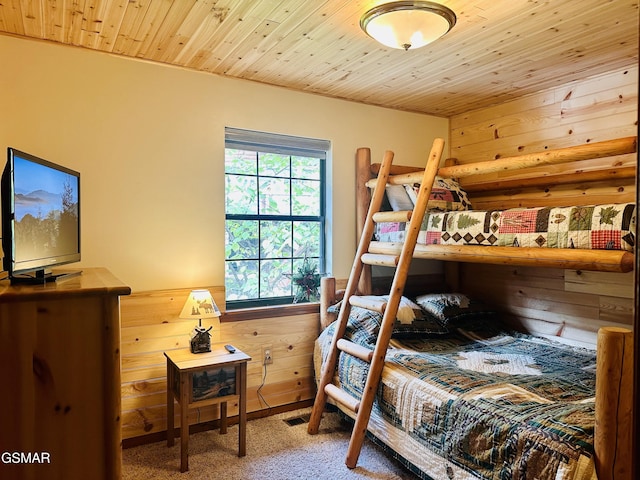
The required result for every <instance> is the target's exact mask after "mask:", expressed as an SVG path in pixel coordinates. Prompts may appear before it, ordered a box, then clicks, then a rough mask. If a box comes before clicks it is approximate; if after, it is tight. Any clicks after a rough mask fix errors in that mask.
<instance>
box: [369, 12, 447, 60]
mask: <svg viewBox="0 0 640 480" xmlns="http://www.w3.org/2000/svg"><path fill="white" fill-rule="evenodd" d="M455 24H456V14H455V13H453V11H451V10H450V9H449V8H447V7H445V6H443V5H440V4H438V3H434V2H421V1H415V2H390V3H383V4H382V5H378V6H377V7H374V8H372V9H371V10H369V11H368V12H366V13H365V14H364V15H363V16H362V18H360V27H361V28H362V30H364V31H365V33H366V34H367V35H369V36H370V37H371V38H373V39H374V40H377V41H378V42H380V43H382V44H383V45H386V46H387V47H391V48H398V49H403V50H409V49H412V50H413V49H416V48H420V47H424V46H425V45H427V44H429V43H431V42H433V41H434V40H437V39H438V38H440V37H441V36H443V35H444V34H445V33H447V32H448V31H449V30H451V29H452V28H453V26H454V25H455Z"/></svg>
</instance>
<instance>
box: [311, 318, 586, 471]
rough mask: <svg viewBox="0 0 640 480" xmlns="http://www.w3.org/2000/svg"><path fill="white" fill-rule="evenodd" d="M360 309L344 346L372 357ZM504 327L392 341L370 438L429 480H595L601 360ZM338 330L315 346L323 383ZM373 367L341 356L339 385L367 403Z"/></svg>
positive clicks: (479, 324) (478, 323)
mask: <svg viewBox="0 0 640 480" xmlns="http://www.w3.org/2000/svg"><path fill="white" fill-rule="evenodd" d="M360 310H361V309H358V308H357V307H353V308H352V315H351V319H350V320H349V326H348V328H347V335H346V337H347V338H350V339H351V340H352V341H355V342H356V343H360V344H362V345H364V346H367V347H369V348H373V346H374V343H375V336H374V335H371V334H370V333H371V329H370V328H369V326H368V325H366V324H367V323H368V322H370V318H368V315H369V312H367V313H362V311H360ZM354 312H355V313H354ZM358 312H359V313H358ZM363 324H365V325H363ZM498 325H499V323H494V322H493V321H490V320H488V319H486V318H483V319H482V320H478V319H476V320H475V321H474V322H471V323H467V324H461V325H460V326H458V327H457V328H455V329H452V328H451V327H449V330H450V331H449V333H446V334H431V335H429V336H427V337H424V336H423V337H420V338H405V339H392V342H391V346H390V348H389V350H388V353H387V356H386V364H385V368H384V370H383V375H382V380H381V383H380V387H379V389H378V393H377V398H376V401H375V403H374V407H373V410H372V415H371V420H370V422H369V432H368V433H369V435H370V436H373V438H374V440H375V441H376V442H377V443H380V444H382V445H383V446H384V447H385V448H386V449H388V450H391V451H392V452H393V456H394V457H396V458H397V459H399V460H400V461H401V462H402V463H404V464H405V465H406V466H407V467H408V468H409V469H410V470H412V471H413V472H414V473H416V474H417V475H418V476H419V477H420V478H423V479H435V480H438V479H456V480H460V479H505V480H506V479H522V478H531V479H533V478H539V479H556V480H560V479H573V480H578V479H595V478H596V473H595V465H594V460H593V453H594V450H593V432H594V425H595V399H594V396H595V368H596V367H595V364H596V363H595V360H596V358H595V351H594V350H592V349H589V348H582V347H578V346H573V345H566V344H563V343H559V342H555V341H552V340H548V339H545V338H539V337H534V336H529V335H525V334H522V333H518V332H513V331H510V330H508V329H503V328H502V327H499V326H498ZM334 326H335V323H334V324H332V325H330V326H329V327H328V328H327V329H325V330H324V331H323V332H322V334H321V335H320V337H319V338H318V340H317V342H316V350H315V354H314V362H315V368H316V376H317V378H319V372H320V366H321V362H322V359H323V358H325V357H326V355H327V353H328V350H329V347H330V344H331V338H332V335H333V328H334ZM362 327H364V328H362ZM363 332H364V333H363ZM368 367H369V366H368V364H366V363H365V362H362V361H361V360H358V359H356V358H354V357H351V356H349V355H341V356H340V362H339V366H338V368H337V372H336V376H335V380H334V381H335V383H336V384H338V385H339V386H340V387H341V388H343V389H345V390H346V391H347V392H349V393H351V394H352V395H353V396H355V397H357V398H360V397H361V394H362V387H363V385H364V382H365V379H366V372H367V369H368ZM338 407H340V406H339V405H338ZM341 410H343V409H341ZM344 413H345V414H346V415H348V416H351V417H353V413H352V412H350V411H349V410H347V409H344Z"/></svg>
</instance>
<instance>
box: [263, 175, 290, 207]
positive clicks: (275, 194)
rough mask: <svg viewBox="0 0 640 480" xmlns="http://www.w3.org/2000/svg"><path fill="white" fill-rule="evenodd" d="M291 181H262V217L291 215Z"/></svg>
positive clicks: (274, 179)
mask: <svg viewBox="0 0 640 480" xmlns="http://www.w3.org/2000/svg"><path fill="white" fill-rule="evenodd" d="M289 194H290V187H289V180H287V179H279V178H261V179H260V215H290V214H291V208H290V206H289V202H290V197H289Z"/></svg>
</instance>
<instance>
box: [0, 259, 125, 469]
mask: <svg viewBox="0 0 640 480" xmlns="http://www.w3.org/2000/svg"><path fill="white" fill-rule="evenodd" d="M129 293H131V289H130V288H129V287H128V286H126V285H125V284H123V283H122V282H121V281H120V280H118V279H117V278H116V277H114V276H113V275H112V274H111V273H110V272H109V271H108V270H106V269H104V268H85V269H82V273H81V274H80V275H77V276H73V277H70V278H68V279H64V280H59V281H58V282H52V283H47V284H44V285H35V286H32V285H29V286H27V285H10V284H9V282H8V281H2V282H0V385H1V387H0V478H12V479H20V480H23V479H24V480H30V479H41V478H46V479H49V480H57V479H60V480H62V479H64V480H75V479H87V478H91V479H92V480H102V479H104V480H115V479H120V477H121V468H122V467H121V462H122V451H121V428H120V427H121V426H120V303H119V297H120V296H121V295H128V294H129Z"/></svg>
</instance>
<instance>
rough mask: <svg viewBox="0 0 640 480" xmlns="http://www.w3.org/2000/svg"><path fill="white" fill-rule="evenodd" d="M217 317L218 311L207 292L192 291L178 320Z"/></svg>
mask: <svg viewBox="0 0 640 480" xmlns="http://www.w3.org/2000/svg"><path fill="white" fill-rule="evenodd" d="M219 316H220V310H219V309H218V306H217V305H216V302H214V301H213V297H212V296H211V293H210V292H209V290H192V291H191V293H189V297H188V298H187V301H186V302H185V303H184V307H182V311H181V312H180V318H183V319H191V320H199V319H202V318H214V317H219Z"/></svg>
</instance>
